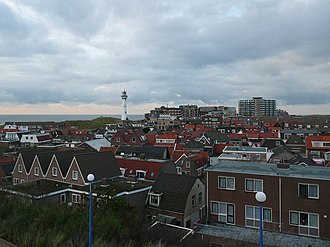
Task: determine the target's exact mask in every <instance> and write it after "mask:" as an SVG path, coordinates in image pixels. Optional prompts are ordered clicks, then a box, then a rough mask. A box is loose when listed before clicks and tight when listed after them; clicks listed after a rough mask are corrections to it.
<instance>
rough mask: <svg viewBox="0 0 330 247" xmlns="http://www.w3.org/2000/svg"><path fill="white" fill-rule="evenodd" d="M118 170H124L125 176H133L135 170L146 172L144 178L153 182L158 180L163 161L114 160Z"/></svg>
mask: <svg viewBox="0 0 330 247" xmlns="http://www.w3.org/2000/svg"><path fill="white" fill-rule="evenodd" d="M116 159H117V162H118V165H119V167H120V168H125V169H126V171H125V176H127V177H130V176H135V175H136V171H137V170H143V171H146V175H145V178H146V179H151V180H155V179H157V178H158V176H159V174H160V171H161V168H162V165H163V164H164V163H165V162H164V161H148V160H140V159H125V158H116Z"/></svg>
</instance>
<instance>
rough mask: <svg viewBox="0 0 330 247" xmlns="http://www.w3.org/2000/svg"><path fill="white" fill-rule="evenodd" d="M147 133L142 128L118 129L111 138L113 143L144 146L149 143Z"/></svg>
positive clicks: (115, 144) (116, 144)
mask: <svg viewBox="0 0 330 247" xmlns="http://www.w3.org/2000/svg"><path fill="white" fill-rule="evenodd" d="M147 142H148V141H147V138H146V135H145V133H143V131H142V130H141V129H122V130H118V131H117V132H116V133H115V134H114V135H113V136H112V138H111V143H112V145H114V146H116V147H118V146H124V145H126V146H143V145H145V144H146V143H147Z"/></svg>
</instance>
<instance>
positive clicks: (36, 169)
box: [33, 167, 40, 177]
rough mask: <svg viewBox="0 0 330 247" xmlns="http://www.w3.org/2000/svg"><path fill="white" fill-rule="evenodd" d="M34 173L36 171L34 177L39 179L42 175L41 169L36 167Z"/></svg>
mask: <svg viewBox="0 0 330 247" xmlns="http://www.w3.org/2000/svg"><path fill="white" fill-rule="evenodd" d="M33 171H34V176H36V177H39V174H40V169H39V167H34V169H33Z"/></svg>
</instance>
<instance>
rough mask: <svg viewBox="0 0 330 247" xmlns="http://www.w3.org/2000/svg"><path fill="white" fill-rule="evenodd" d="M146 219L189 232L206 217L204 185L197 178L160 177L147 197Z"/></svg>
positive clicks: (174, 175) (179, 176)
mask: <svg viewBox="0 0 330 247" xmlns="http://www.w3.org/2000/svg"><path fill="white" fill-rule="evenodd" d="M146 209H147V215H148V216H149V217H153V218H157V217H158V219H159V218H163V219H164V221H165V220H166V219H170V221H171V223H173V224H175V225H178V226H184V227H188V228H192V227H193V224H194V223H196V222H197V221H198V220H199V219H200V218H202V217H203V216H204V215H205V185H204V183H203V182H202V181H201V180H200V179H199V178H197V177H192V176H184V175H177V174H166V173H161V174H160V176H159V178H158V179H157V181H156V182H155V183H154V185H153V187H152V189H151V191H150V192H149V194H148V200H147V204H146Z"/></svg>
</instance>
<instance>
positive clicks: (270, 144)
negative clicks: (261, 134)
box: [260, 138, 285, 150]
mask: <svg viewBox="0 0 330 247" xmlns="http://www.w3.org/2000/svg"><path fill="white" fill-rule="evenodd" d="M260 146H261V147H266V148H268V149H269V150H273V149H274V148H276V147H279V146H285V143H284V142H283V140H282V139H279V138H276V139H273V138H272V139H264V140H263V141H262V142H261V145H260Z"/></svg>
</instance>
